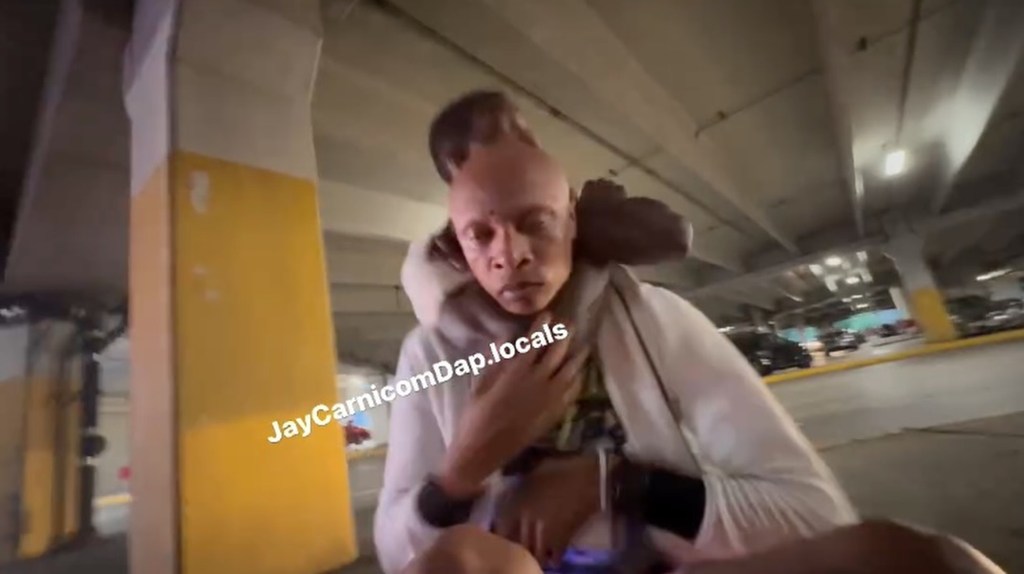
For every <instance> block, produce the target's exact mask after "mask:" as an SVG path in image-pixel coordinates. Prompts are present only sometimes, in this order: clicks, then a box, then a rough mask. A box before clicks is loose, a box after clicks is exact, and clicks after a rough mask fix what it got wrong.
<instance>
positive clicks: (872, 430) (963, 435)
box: [10, 342, 1024, 574]
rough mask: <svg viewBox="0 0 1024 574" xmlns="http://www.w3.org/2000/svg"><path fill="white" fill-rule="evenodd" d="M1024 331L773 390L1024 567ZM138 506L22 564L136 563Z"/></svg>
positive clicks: (923, 515)
mask: <svg viewBox="0 0 1024 574" xmlns="http://www.w3.org/2000/svg"><path fill="white" fill-rule="evenodd" d="M1021 357H1024V342H1015V343H1004V344H999V345H992V346H985V347H977V348H972V349H965V350H961V351H953V352H950V353H945V354H937V355H930V356H925V357H918V358H913V359H907V360H903V361H898V362H893V363H885V364H880V365H876V366H872V367H865V368H861V369H856V370H851V371H843V372H837V373H831V374H825V375H820V376H814V377H810V378H806V379H802V380H798V381H791V382H786V383H780V384H776V385H772V387H771V389H772V391H773V392H774V393H775V394H776V396H778V397H779V399H780V401H781V402H782V403H783V404H784V405H785V406H786V407H787V408H788V409H789V411H790V412H791V413H792V414H793V416H794V418H795V419H796V420H797V421H798V422H799V423H800V425H801V426H802V428H803V430H804V432H805V433H806V434H807V435H808V436H809V437H810V439H811V440H812V441H813V442H814V443H815V445H817V446H818V447H819V449H821V450H822V452H823V455H824V456H825V458H826V460H827V461H828V462H829V464H830V465H831V466H832V467H833V469H834V470H835V472H836V474H837V475H838V476H839V479H840V480H841V482H842V483H843V484H844V486H845V487H846V488H847V489H848V490H849V493H850V495H851V497H852V498H853V500H854V502H855V503H856V504H857V505H858V507H859V508H860V509H861V511H862V513H863V514H864V515H867V516H886V517H890V518H894V519H898V520H903V521H907V522H911V523H914V524H918V525H922V526H925V527H930V528H934V529H938V530H942V531H945V532H949V533H951V534H954V535H956V536H959V537H961V538H963V539H965V540H967V541H969V542H971V543H972V544H974V545H975V546H977V547H978V548H979V549H980V550H981V551H982V552H985V553H986V554H988V555H989V556H990V557H991V558H992V559H993V560H995V561H996V562H997V563H999V564H1000V565H1001V566H1003V568H1004V569H1005V570H1006V571H1007V572H1010V573H1014V572H1024V512H1021V511H1020V509H1021V507H1022V504H1024V478H1022V477H1024V371H1022V370H1021V369H1020V361H1021ZM382 468H383V460H382V459H380V458H366V459H361V460H357V461H353V463H352V468H351V477H352V478H351V479H352V491H353V493H355V494H357V495H360V496H357V499H358V500H360V501H361V502H360V503H359V508H358V510H357V516H356V518H357V524H358V526H359V531H360V536H359V538H360V547H361V548H362V549H363V553H364V558H362V559H361V560H360V561H359V563H358V564H356V565H353V566H350V567H348V568H345V569H343V570H342V572H343V573H345V574H370V573H375V572H379V570H377V569H376V567H375V566H374V563H373V558H372V551H373V549H372V541H371V537H370V532H371V531H372V515H373V493H374V492H375V491H376V489H377V488H378V487H379V484H380V476H381V470H382ZM127 510H128V509H127V506H115V507H108V508H104V509H103V510H102V512H101V514H100V522H101V523H100V526H101V528H103V529H104V531H105V532H108V533H110V535H111V538H108V539H107V540H105V541H103V542H102V543H100V544H97V545H95V546H94V547H92V548H90V549H87V550H83V551H79V552H77V553H75V554H68V555H63V556H57V557H51V558H47V559H45V560H39V561H35V562H33V563H28V564H23V565H19V566H18V567H16V568H14V569H12V570H10V572H11V574H28V573H31V574H57V573H60V574H63V573H65V572H75V573H76V574H92V573H96V574H99V573H103V574H119V573H121V572H127V567H126V559H125V546H124V537H123V535H122V534H117V532H118V531H123V529H124V527H125V524H126V521H125V518H126V515H127Z"/></svg>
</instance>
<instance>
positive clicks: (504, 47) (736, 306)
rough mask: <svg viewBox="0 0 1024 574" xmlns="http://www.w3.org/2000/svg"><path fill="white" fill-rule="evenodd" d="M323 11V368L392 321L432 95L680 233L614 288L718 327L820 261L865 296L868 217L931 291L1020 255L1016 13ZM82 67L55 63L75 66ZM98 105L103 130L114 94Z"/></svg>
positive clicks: (873, 253)
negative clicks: (677, 257) (529, 132)
mask: <svg viewBox="0 0 1024 574" xmlns="http://www.w3.org/2000/svg"><path fill="white" fill-rule="evenodd" d="M126 1H127V0H119V3H120V4H119V8H118V9H117V10H109V11H104V10H102V9H101V8H102V6H104V5H106V4H104V2H103V1H100V0H97V1H96V2H90V3H89V5H90V6H92V8H91V9H90V10H91V13H93V14H96V15H99V16H101V17H103V16H104V15H105V14H107V15H109V17H110V18H113V19H114V20H115V21H116V22H115V24H116V25H115V26H114V27H119V26H122V25H123V22H121V20H123V17H122V16H123V14H124V13H125V12H126V10H125V3H126ZM252 1H253V3H254V4H261V3H262V2H270V1H272V0H261V1H260V2H255V0H252ZM22 4H25V6H22ZM28 4H32V6H33V7H34V8H33V9H28V8H27V6H28ZM52 4H55V3H46V2H39V3H36V2H30V3H24V2H14V3H4V8H3V10H5V11H11V10H13V11H14V12H17V14H16V15H17V18H7V17H6V16H5V15H6V14H7V12H0V26H2V25H4V23H10V22H18V23H19V24H18V25H16V26H14V27H13V28H12V30H11V31H12V34H8V33H7V32H8V30H7V28H3V29H0V32H3V33H0V58H2V60H0V61H2V62H3V65H4V68H3V69H4V73H3V74H0V79H2V81H3V83H2V84H0V86H3V97H4V105H5V114H3V121H4V123H3V124H0V127H3V129H4V132H3V133H4V135H5V137H4V138H0V139H2V140H3V142H4V144H5V146H6V147H5V148H4V150H2V151H4V152H5V153H4V154H3V158H4V161H5V163H3V164H0V172H2V173H3V181H0V184H2V185H0V187H3V188H4V190H6V191H4V192H5V193H8V195H11V193H14V194H16V193H17V192H16V191H15V192H11V191H10V190H17V189H20V182H15V184H12V181H14V180H17V179H19V178H20V173H21V170H23V168H24V165H23V164H24V157H27V155H26V152H27V149H28V146H29V145H30V144H29V142H30V141H31V125H32V122H31V121H30V120H28V119H26V118H32V117H34V113H35V112H34V111H33V110H32V109H31V108H33V107H37V106H38V104H37V101H38V100H39V89H40V86H39V84H40V82H41V79H42V78H43V77H44V72H45V61H44V58H43V57H42V56H39V55H38V54H39V53H40V52H41V51H40V50H36V51H33V50H28V51H27V52H29V53H32V54H35V55H36V58H37V60H38V61H35V62H34V63H33V62H32V61H29V59H27V58H26V59H19V57H20V56H21V55H23V54H22V53H23V52H26V51H25V50H22V51H21V52H19V50H18V46H19V45H20V44H18V43H12V42H11V41H10V39H12V38H14V39H18V38H22V37H24V39H25V42H29V41H30V40H31V42H30V43H32V44H33V45H36V46H45V45H48V43H49V42H48V38H47V37H46V34H47V33H48V32H47V30H48V29H47V25H49V24H46V22H48V21H49V20H47V19H50V20H52V17H53V13H52ZM321 4H322V7H323V11H322V12H323V30H324V42H323V50H322V54H321V58H320V61H319V74H318V77H317V83H316V86H315V92H314V98H313V103H312V105H313V117H314V131H315V144H316V154H317V162H318V168H319V172H320V178H321V181H320V202H321V219H322V222H323V227H324V233H325V245H326V252H327V259H328V261H327V262H328V271H329V278H330V282H331V293H332V300H333V302H334V308H335V319H336V320H335V323H336V326H337V331H338V337H337V339H338V346H339V351H340V353H341V354H342V357H343V359H345V360H347V361H350V362H361V363H372V364H378V365H381V366H385V367H389V366H392V365H393V363H394V361H395V359H396V357H397V352H398V346H399V345H400V342H401V339H402V336H403V335H404V334H405V332H407V331H408V329H409V328H410V327H411V326H412V325H413V324H414V318H413V316H412V314H411V312H410V307H409V304H408V300H407V299H406V298H405V296H404V294H403V293H402V292H401V289H400V287H399V286H398V283H399V281H398V276H399V270H400V268H401V263H402V259H403V257H404V254H405V249H406V246H407V244H408V242H409V241H410V240H413V239H417V238H420V237H423V236H424V235H426V234H427V233H430V232H432V231H434V230H435V229H437V228H438V226H440V225H441V224H442V223H443V221H444V219H445V207H444V197H445V188H444V186H443V184H442V183H441V181H440V180H439V179H438V177H437V176H436V174H435V173H434V171H433V167H432V165H431V162H430V159H429V157H428V154H427V150H426V135H427V126H428V124H429V121H430V119H431V118H432V116H433V115H434V114H435V113H436V112H437V111H438V109H439V108H440V107H441V106H443V105H444V104H445V103H447V102H448V101H450V100H451V99H452V98H454V97H456V96H458V95H459V94H461V93H463V92H466V91H469V90H473V89H479V88H499V89H503V90H506V91H508V92H509V93H510V94H511V95H512V96H513V97H514V98H515V99H516V101H517V102H518V103H519V105H520V106H521V108H522V110H523V113H524V115H525V116H526V119H527V121H528V122H529V123H530V124H531V126H532V127H533V128H534V130H535V131H536V132H537V134H538V135H539V138H540V140H541V143H542V144H543V145H544V146H545V147H547V148H549V149H550V150H551V151H552V152H553V153H554V155H555V156H557V157H558V158H559V160H561V161H562V162H563V163H564V165H565V166H566V168H567V170H568V171H569V173H570V176H571V179H572V182H573V184H574V185H577V186H578V185H581V184H582V183H583V182H584V181H586V180H587V179H590V178H594V177H612V178H614V179H616V180H617V181H619V182H620V183H622V184H623V185H624V186H625V187H626V188H627V189H628V190H629V192H630V193H631V194H634V195H641V196H648V197H653V198H657V199H660V200H662V201H664V202H666V203H667V204H669V205H670V206H671V207H673V208H674V209H676V210H678V211H679V212H681V213H684V214H685V215H686V216H687V217H688V218H689V219H690V220H691V221H692V222H693V224H694V227H695V234H696V245H695V250H694V254H693V256H692V257H691V258H690V259H688V260H687V261H684V262H678V263H674V264H671V265H663V266H657V267H651V268H643V269H639V270H638V272H639V273H640V274H641V276H642V277H644V278H645V279H648V280H650V281H652V282H656V283H658V284H661V285H664V286H666V287H669V288H671V289H673V290H676V291H678V292H680V293H682V294H684V295H686V296H688V297H690V298H691V299H692V300H693V301H694V302H695V304H697V305H698V306H699V307H700V308H701V309H702V310H704V311H705V312H706V313H708V314H709V315H710V316H711V317H712V318H713V319H715V320H717V321H723V322H724V321H734V320H742V319H743V318H744V317H746V316H747V315H749V314H750V313H751V312H752V310H753V309H757V308H760V309H763V310H766V311H768V312H779V311H784V310H787V309H798V308H801V307H802V306H803V307H806V306H814V305H819V304H821V303H822V302H823V301H825V300H828V299H830V298H835V297H836V296H837V292H833V291H830V290H829V289H827V288H826V287H825V285H826V283H827V280H826V279H823V276H824V275H827V273H826V274H824V275H823V274H821V273H815V272H814V271H813V266H815V265H823V264H824V260H825V258H826V257H827V256H829V255H841V256H843V257H844V260H849V261H852V260H854V259H856V257H857V253H858V252H861V251H864V252H865V253H866V254H867V256H868V261H867V262H866V268H867V269H869V270H870V275H871V277H872V280H871V281H870V282H869V283H870V284H869V285H865V286H864V287H863V288H864V289H865V290H867V289H871V288H880V287H885V286H886V285H887V284H888V283H891V282H892V281H894V275H893V270H892V268H891V265H889V264H888V262H887V260H886V258H885V257H884V256H881V255H880V253H879V249H878V248H879V246H880V245H881V243H882V242H884V240H885V226H884V225H883V221H885V220H886V219H887V218H892V217H894V216H898V217H900V218H910V219H914V220H918V221H925V222H927V223H928V225H926V226H925V227H926V228H927V229H930V230H931V231H930V232H929V235H928V244H927V249H928V254H929V258H930V260H931V261H932V263H933V264H934V266H935V268H936V269H937V271H938V272H939V276H940V278H942V279H943V280H944V281H956V280H958V278H959V277H962V276H965V275H970V274H972V273H975V272H976V271H975V270H977V269H980V270H981V271H984V270H985V269H984V268H985V267H991V266H993V265H998V264H1000V263H1001V262H1005V261H1006V260H1010V259H1019V258H1020V256H1021V255H1022V254H1024V241H1022V227H1021V226H1020V225H1019V221H1020V215H1021V214H1022V210H1024V201H1022V199H1024V195H1022V193H1021V191H1020V190H1021V189H1022V186H1021V184H1022V178H1021V175H1022V174H1021V166H1024V162H1022V161H1020V158H1021V156H1022V155H1024V69H1022V63H1021V56H1022V54H1024V3H1019V2H1008V1H999V0H987V1H986V0H773V1H772V2H763V1H761V0H688V1H680V0H647V1H645V2H642V3H638V2H630V3H625V2H621V1H620V0H560V1H559V2H550V1H545V0H431V1H430V2H423V1H422V0H323V1H322V2H321ZM44 5H51V6H50V8H51V11H47V8H46V7H45V6H44ZM19 7H20V8H19ZM33 10H34V11H33ZM30 13H31V14H30ZM119 15H122V16H119ZM33 18H34V19H35V20H33ZM32 21H34V22H36V25H35V27H33V26H32V25H30V24H29V22H32ZM8 27H10V26H8ZM723 31H727V33H723ZM14 32H17V34H13V33H14ZM97 53H98V52H97ZM111 53H112V54H114V55H113V56H111V57H109V58H107V57H106V56H104V58H105V60H104V64H103V66H106V69H107V70H108V71H111V73H110V74H107V73H106V72H104V73H102V74H100V75H99V76H97V77H99V78H100V79H104V78H105V79H104V81H103V82H102V84H103V85H104V86H108V85H111V86H112V85H116V82H114V81H113V80H111V81H106V80H107V79H111V78H117V74H116V73H114V72H112V70H117V69H119V68H118V66H119V65H120V58H119V57H117V54H116V51H114V52H111ZM90 54H91V53H84V54H83V55H82V56H80V58H79V59H80V60H81V61H83V62H91V60H90V58H91V57H92V56H90ZM103 54H106V52H105V51H104V52H103ZM107 60H109V61H107ZM9 64H10V65H9ZM15 64H17V65H15ZM100 67H102V66H99V65H98V64H96V65H95V66H92V68H96V69H97V70H98V68H100ZM92 68H91V69H92ZM11 70H15V71H19V70H20V72H19V73H18V74H14V73H11ZM92 71H93V72H95V71H96V70H92ZM107 76H109V78H107ZM12 78H13V79H12ZM80 84H81V85H82V86H91V85H99V84H98V83H97V82H93V81H90V82H85V81H82V82H80ZM83 93H84V92H83ZM104 93H105V92H104ZM97 94H99V92H97ZM87 95H90V96H91V95H92V92H89V93H88V94H87ZM101 95H102V94H101ZM104 97H105V98H106V96H104ZM94 99H95V98H92V97H90V98H80V99H78V100H69V103H68V104H67V105H66V106H65V107H64V108H63V109H64V111H65V112H66V114H68V117H83V116H82V114H83V113H84V114H86V115H88V116H89V117H94V116H95V117H100V116H98V115H96V114H100V112H99V111H97V110H98V109H99V108H97V110H92V111H89V110H91V109H92V108H89V109H86V107H84V104H82V105H80V106H78V107H76V102H86V101H92V100H94ZM106 99H110V100H111V105H110V106H109V110H108V111H110V113H111V114H113V116H112V117H117V118H119V117H120V114H121V103H120V100H119V98H117V97H116V96H110V97H109V98H106ZM18 102H20V104H19V103H18ZM19 106H20V107H19ZM12 110H14V112H12ZM78 112H81V113H78ZM73 123H74V122H73ZM78 123H81V122H78ZM105 123H106V122H105ZM114 124H123V122H114ZM118 129H119V130H121V131H123V132H124V133H120V132H119V133H118V134H113V135H114V136H115V137H112V138H111V139H110V145H109V146H106V147H104V146H100V145H92V146H87V147H88V149H89V150H92V151H90V152H89V153H92V154H94V155H95V154H101V156H102V158H103V159H104V160H109V161H106V163H107V164H109V165H115V164H123V163H124V162H123V161H121V160H124V159H126V158H125V157H123V156H124V145H123V143H124V141H125V138H126V137H127V130H126V127H125V128H118ZM71 133H72V132H69V134H71ZM72 135H73V134H72ZM19 138H20V139H19ZM64 139H66V140H67V141H69V142H71V143H74V142H73V140H75V138H74V137H71V135H69V136H68V137H66V138H64ZM115 140H116V142H115ZM115 143H116V145H114V144H115ZM897 147H899V148H902V149H905V150H906V151H907V153H908V171H907V172H906V173H904V174H903V175H901V176H900V177H898V178H885V177H883V176H882V165H883V160H884V156H885V154H886V153H887V152H888V151H890V150H891V149H894V148H897ZM69 149H71V148H69ZM19 150H20V152H19ZM75 151H76V153H78V152H81V153H83V154H84V153H85V151H88V150H83V149H80V148H75ZM107 151H110V153H116V154H117V155H118V158H119V161H117V162H115V161H113V159H114V158H113V156H110V157H108V155H107ZM18 153H21V154H22V155H21V156H19V155H18ZM19 157H20V158H21V159H19ZM83 157H84V156H83ZM89 157H92V156H89ZM97 157H100V156H97ZM125 219H126V216H125ZM125 223H126V222H125ZM940 223H941V225H940ZM970 276H973V275H970ZM844 293H846V291H844Z"/></svg>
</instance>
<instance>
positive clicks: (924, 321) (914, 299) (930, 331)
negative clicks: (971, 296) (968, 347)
mask: <svg viewBox="0 0 1024 574" xmlns="http://www.w3.org/2000/svg"><path fill="white" fill-rule="evenodd" d="M909 303H910V308H911V312H912V314H913V316H914V320H915V321H917V324H918V325H919V326H920V328H921V331H922V332H923V333H924V337H925V340H926V341H928V342H929V343H938V342H942V341H952V340H953V339H956V338H957V337H958V334H957V331H956V327H954V326H953V322H952V321H951V320H950V319H949V313H948V312H947V311H946V305H945V303H944V302H943V298H942V293H940V292H939V290H938V289H935V288H929V287H925V288H920V289H915V290H913V291H911V292H910V296H909Z"/></svg>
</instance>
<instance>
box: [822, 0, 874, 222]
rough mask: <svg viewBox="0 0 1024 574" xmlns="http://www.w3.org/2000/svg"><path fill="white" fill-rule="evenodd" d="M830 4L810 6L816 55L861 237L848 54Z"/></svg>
mask: <svg viewBox="0 0 1024 574" xmlns="http://www.w3.org/2000/svg"><path fill="white" fill-rule="evenodd" d="M831 4H832V3H831V2H829V1H827V0H814V1H813V2H812V4H811V9H812V11H813V12H814V18H815V21H816V22H817V35H818V44H819V46H820V48H819V57H820V59H821V64H822V68H823V69H824V75H825V85H826V88H827V92H828V100H829V111H830V112H831V115H832V133H833V137H834V139H835V142H836V151H837V153H838V156H839V157H838V159H839V165H840V166H841V169H842V176H843V183H844V184H845V186H846V188H847V191H848V192H849V195H850V204H851V208H852V210H853V218H854V222H855V223H856V226H857V234H858V235H859V236H860V237H864V233H865V231H864V182H863V179H862V178H861V176H860V174H859V173H858V172H857V168H856V166H857V165H860V164H859V163H858V162H857V158H856V157H854V146H853V125H852V122H853V119H852V116H851V113H850V107H851V102H850V100H849V98H850V93H851V90H850V89H849V86H848V82H849V81H850V78H851V77H852V75H851V73H850V71H849V69H848V67H849V57H848V56H846V55H845V54H846V52H845V50H844V47H843V46H842V45H841V44H840V43H839V41H838V38H839V35H838V34H836V33H835V30H836V27H837V22H836V15H835V13H834V12H832V11H831V10H830V9H829V6H830V5H831Z"/></svg>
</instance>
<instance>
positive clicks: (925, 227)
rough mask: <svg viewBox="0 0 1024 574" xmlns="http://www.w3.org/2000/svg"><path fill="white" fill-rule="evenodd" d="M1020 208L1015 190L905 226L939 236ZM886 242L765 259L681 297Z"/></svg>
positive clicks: (1021, 196)
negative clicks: (738, 272)
mask: <svg viewBox="0 0 1024 574" xmlns="http://www.w3.org/2000/svg"><path fill="white" fill-rule="evenodd" d="M1022 207H1024V189H1016V190H1014V191H1013V192H1012V193H1009V194H1005V195H1004V196H1002V197H1001V198H1000V199H998V200H993V201H989V202H986V203H983V204H980V205H976V206H973V207H969V208H964V209H958V210H957V211H954V212H951V213H947V214H944V215H939V216H931V217H926V218H923V219H918V220H916V221H913V222H911V223H909V224H908V225H909V227H910V228H911V229H913V231H914V232H915V233H920V234H929V233H941V232H943V231H947V230H949V229H950V228H953V227H955V226H959V225H963V224H965V223H968V222H971V221H976V220H984V219H991V218H992V217H996V216H999V215H1001V214H1002V213H1005V212H1006V211H1011V210H1014V209H1020V208H1022ZM888 241H889V237H888V236H887V235H886V234H885V233H880V234H877V235H871V236H868V237H865V238H864V239H860V240H858V241H854V242H848V243H835V244H834V245H833V246H832V247H831V248H827V247H825V248H822V249H819V250H818V251H816V252H814V253H809V254H807V255H803V256H801V257H796V258H792V259H789V260H788V261H778V260H776V259H775V258H774V257H773V258H771V259H769V261H771V262H770V263H767V264H764V265H762V266H760V267H755V268H754V269H752V270H751V271H749V272H747V273H743V274H740V275H719V277H717V278H714V279H712V280H709V281H708V282H707V283H705V284H704V285H701V286H699V287H695V288H693V289H689V290H686V291H685V292H684V294H685V295H686V296H687V297H693V296H702V295H706V294H711V293H715V292H716V291H718V290H721V289H725V288H730V287H732V286H735V285H746V284H749V283H751V282H757V281H763V280H765V279H770V278H773V277H775V276H777V275H780V274H782V273H785V272H787V271H789V270H791V269H793V268H794V267H799V266H801V265H809V264H811V263H820V262H821V261H822V260H824V258H825V257H828V256H830V255H839V256H843V255H847V254H850V253H855V252H857V251H861V250H868V249H873V248H877V247H881V246H882V245H885V244H886V242H888ZM815 243H816V244H817V243H818V242H817V241H815ZM822 244H823V242H822Z"/></svg>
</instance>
